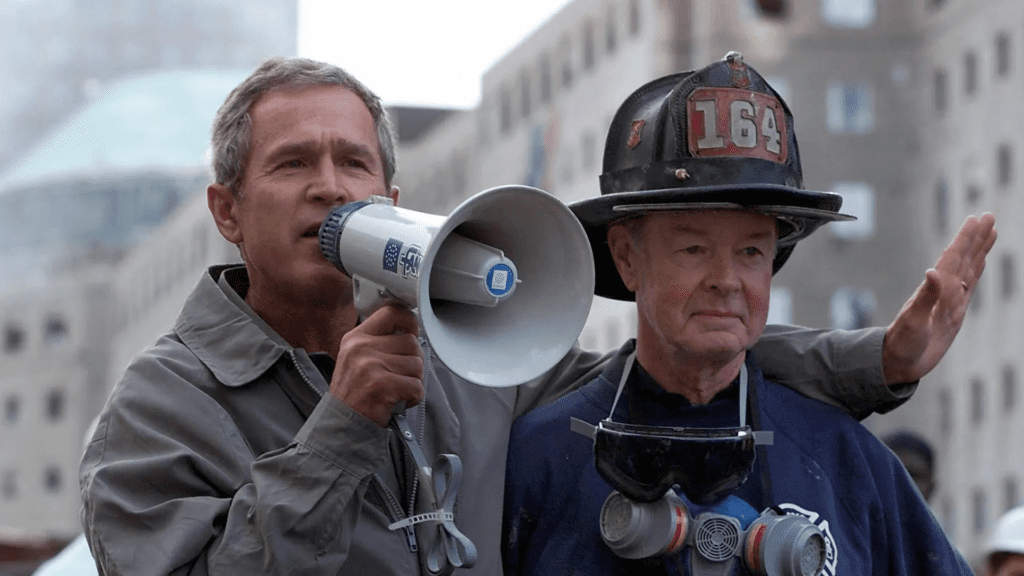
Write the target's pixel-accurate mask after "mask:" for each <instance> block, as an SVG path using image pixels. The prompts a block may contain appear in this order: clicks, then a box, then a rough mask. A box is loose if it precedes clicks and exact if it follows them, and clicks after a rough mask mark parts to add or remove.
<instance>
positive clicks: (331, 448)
mask: <svg viewBox="0 0 1024 576" xmlns="http://www.w3.org/2000/svg"><path fill="white" fill-rule="evenodd" d="M295 441H296V442H297V443H299V444H301V445H302V446H304V447H306V448H307V449H309V450H310V451H311V452H314V453H316V454H318V455H319V456H320V457H322V458H324V459H325V460H327V461H329V462H331V463H332V464H334V465H335V466H337V467H338V468H340V469H342V470H344V471H346V472H348V473H349V474H351V475H353V476H356V477H358V478H363V477H366V476H369V475H370V474H373V473H374V472H376V471H377V470H379V469H380V468H381V467H382V466H384V464H385V463H386V462H387V455H388V431H387V429H385V428H381V427H380V426H378V425H377V424H375V423H374V422H372V421H370V420H369V419H368V418H366V417H365V416H363V415H362V414H359V413H358V412H356V411H355V410H353V409H352V408H350V407H349V406H348V405H346V404H345V403H343V402H341V401H340V400H338V399H337V398H335V397H334V396H331V395H330V394H324V396H323V398H321V399H320V402H319V403H318V404H317V405H316V408H314V409H313V413H312V414H310V416H309V418H308V419H307V420H306V423H305V424H303V426H302V428H301V429H300V430H299V433H298V434H297V435H296V436H295Z"/></svg>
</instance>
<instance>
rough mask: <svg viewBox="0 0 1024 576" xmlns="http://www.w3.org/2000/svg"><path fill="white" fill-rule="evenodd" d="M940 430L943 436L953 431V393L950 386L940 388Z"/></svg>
mask: <svg viewBox="0 0 1024 576" xmlns="http://www.w3.org/2000/svg"><path fill="white" fill-rule="evenodd" d="M939 432H940V433H942V436H943V437H948V436H949V435H950V434H951V433H952V432H953V395H952V394H951V393H950V391H949V389H948V388H943V389H941V390H939Z"/></svg>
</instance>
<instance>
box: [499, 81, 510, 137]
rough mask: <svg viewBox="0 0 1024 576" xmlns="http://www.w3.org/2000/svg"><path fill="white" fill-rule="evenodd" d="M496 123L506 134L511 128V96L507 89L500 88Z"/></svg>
mask: <svg viewBox="0 0 1024 576" xmlns="http://www.w3.org/2000/svg"><path fill="white" fill-rule="evenodd" d="M498 125H499V126H500V127H501V133H502V134H508V133H509V131H511V130H512V97H511V96H509V93H508V90H507V89H505V88H502V90H501V110H500V111H499V119H498Z"/></svg>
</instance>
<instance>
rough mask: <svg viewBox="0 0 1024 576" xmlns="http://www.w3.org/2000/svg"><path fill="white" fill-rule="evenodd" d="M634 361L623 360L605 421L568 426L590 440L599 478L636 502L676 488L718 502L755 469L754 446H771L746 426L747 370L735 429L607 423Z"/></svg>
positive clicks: (698, 499) (763, 435) (698, 500)
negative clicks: (617, 386)
mask: <svg viewBox="0 0 1024 576" xmlns="http://www.w3.org/2000/svg"><path fill="white" fill-rule="evenodd" d="M634 361H635V353H634V354H631V355H630V356H629V357H628V358H627V360H626V365H625V367H624V369H623V374H622V379H621V381H620V382H619V389H618V392H617V393H616V395H615V400H614V402H613V403H612V408H611V412H610V414H609V416H608V418H607V419H605V420H602V421H601V422H599V423H598V425H597V426H596V427H595V426H591V425H590V424H587V423H585V422H582V421H580V420H576V419H573V421H572V422H571V428H572V430H574V431H576V432H579V433H581V434H584V435H586V436H589V437H591V438H593V440H594V460H595V465H596V467H597V471H598V473H599V474H600V475H601V477H602V478H604V480H605V481H606V482H608V483H609V484H611V485H612V486H613V487H614V488H615V489H616V490H618V491H619V492H621V493H622V494H624V495H625V496H627V497H628V498H631V499H633V500H636V501H638V502H655V501H657V500H659V499H660V498H661V497H662V496H664V495H665V492H666V491H668V490H669V489H670V488H672V487H673V486H678V487H679V489H680V490H682V491H683V493H684V494H686V497H687V498H688V499H689V500H690V501H691V502H693V503H694V504H699V505H709V504H712V503H714V502H717V501H718V500H721V499H722V498H724V497H725V496H727V495H728V494H729V493H731V492H732V491H733V490H735V489H736V488H738V487H739V486H741V485H742V484H743V483H744V482H746V480H747V478H748V477H749V476H750V473H751V472H752V471H753V468H754V460H755V453H756V452H755V450H754V447H755V446H756V445H758V444H771V443H772V437H771V432H755V431H753V430H752V429H751V427H750V426H747V425H746V406H747V405H746V399H747V369H746V366H745V365H743V366H741V368H740V422H739V424H740V425H739V426H737V427H735V428H686V427H668V426H644V425H637V424H626V423H620V422H613V421H612V419H611V416H612V414H614V413H615V406H616V405H617V404H618V401H619V396H620V395H621V393H622V389H623V387H624V385H625V383H626V379H627V378H628V376H629V373H630V371H631V370H632V367H633V363H634Z"/></svg>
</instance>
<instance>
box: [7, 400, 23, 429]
mask: <svg viewBox="0 0 1024 576" xmlns="http://www.w3.org/2000/svg"><path fill="white" fill-rule="evenodd" d="M20 418H21V399H20V398H18V397H17V396H14V395H13V394H12V395H11V396H8V397H7V399H6V400H4V421H5V422H7V423H8V424H15V423H16V422H17V421H18V420H19V419H20Z"/></svg>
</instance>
